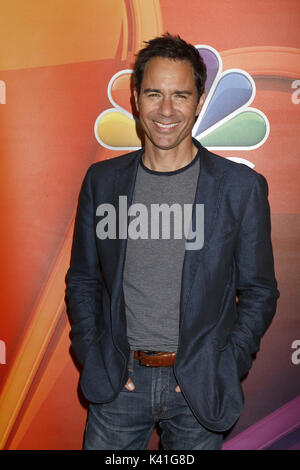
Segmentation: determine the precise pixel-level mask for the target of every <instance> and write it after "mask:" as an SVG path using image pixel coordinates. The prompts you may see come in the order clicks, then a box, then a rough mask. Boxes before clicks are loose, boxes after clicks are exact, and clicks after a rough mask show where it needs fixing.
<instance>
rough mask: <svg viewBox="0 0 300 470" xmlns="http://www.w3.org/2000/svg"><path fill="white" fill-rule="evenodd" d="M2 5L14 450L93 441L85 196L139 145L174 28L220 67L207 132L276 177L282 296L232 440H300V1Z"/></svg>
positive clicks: (7, 324)
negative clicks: (81, 272)
mask: <svg viewBox="0 0 300 470" xmlns="http://www.w3.org/2000/svg"><path fill="white" fill-rule="evenodd" d="M0 3H1V16H0V162H1V185H0V192H1V195H0V200H1V241H0V251H1V253H0V260H1V261H0V262H1V299H0V302H1V303H0V308H1V310H0V311H1V317H0V448H2V449H80V448H81V445H82V439H83V431H84V426H85V421H86V415H87V403H86V402H85V400H84V398H83V397H82V395H81V393H80V389H79V388H78V380H79V371H78V369H77V368H76V366H75V364H74V362H73V360H72V357H71V355H70V351H69V347H70V338H69V331H70V326H69V323H68V319H67V315H66V308H65V303H64V294H65V274H66V271H67V269H68V264H69V257H70V248H71V241H72V230H73V222H74V215H75V211H76V205H77V197H78V192H79V189H80V185H81V182H82V179H83V176H84V174H85V172H86V169H87V168H88V166H89V165H90V164H91V163H93V162H96V161H99V160H103V159H108V158H113V157H115V156H117V155H120V154H122V153H126V152H127V151H128V150H127V149H128V148H129V149H130V148H135V147H136V146H138V145H139V142H138V141H137V139H136V135H135V132H134V129H133V127H132V123H133V116H132V109H131V107H130V94H129V79H130V70H131V67H132V64H133V61H134V54H135V53H136V51H137V50H138V49H139V48H140V46H141V45H142V43H143V41H144V40H148V39H150V38H152V37H154V36H157V35H160V34H161V33H163V32H166V31H169V32H170V33H176V34H177V33H178V34H180V35H181V36H182V37H183V38H185V39H186V40H187V41H189V42H191V43H192V44H194V45H195V46H198V47H199V49H201V50H202V51H203V52H204V54H206V61H207V64H208V65H209V76H210V83H209V84H208V85H207V96H208V97H207V100H206V105H205V109H204V111H205V113H204V114H203V116H202V118H203V121H202V123H199V122H198V123H197V125H196V126H195V128H194V135H195V136H196V137H197V138H199V140H200V141H201V142H202V143H203V145H205V146H207V147H208V148H210V149H212V150H213V151H215V152H216V153H218V154H220V155H221V156H223V157H224V158H232V159H236V160H237V159H242V160H240V161H243V162H244V163H245V164H248V165H249V166H252V167H254V168H255V169H256V170H257V171H259V172H260V173H262V174H264V175H265V177H266V178H267V180H268V182H269V191H270V204H271V211H272V240H273V246H274V255H275V264H276V273H277V279H278V283H279V289H280V292H281V297H280V300H279V304H278V310H277V315H276V317H275V319H274V321H273V323H272V325H271V327H270V329H269V330H268V332H267V334H266V335H265V337H264V338H263V341H262V345H261V351H260V352H259V353H258V355H257V357H256V359H255V361H254V365H253V368H252V369H251V371H250V373H249V375H248V376H247V378H246V379H245V380H244V381H243V389H244V393H245V408H244V411H243V413H242V415H241V417H240V420H239V421H238V423H237V424H236V425H235V426H234V428H233V429H232V430H231V431H230V432H229V433H227V435H226V439H225V442H224V446H223V448H224V449H280V448H282V449H299V448H300V374H299V372H300V319H299V304H300V298H299V297H300V288H299V287H300V286H299V277H300V276H299V231H300V216H299V208H300V207H299V189H298V188H299V180H300V171H299V170H300V168H299V151H300V7H299V2H298V1H297V0H265V1H264V2H261V1H258V0H252V1H251V2H249V1H246V0H226V1H225V0H224V1H219V0H201V1H199V0H189V1H183V0H160V1H159V0H113V1H111V0H85V1H84V2H83V1H82V0H69V1H67V2H63V1H61V0H43V2H41V1H39V0H26V2H24V1H23V0H10V1H8V0H6V1H5V0H1V2H0ZM122 71H125V72H122ZM119 72H121V73H119ZM241 88H242V92H241ZM228 98H230V99H229V100H228ZM228 103H229V104H228ZM237 161H238V160H237ZM157 448H158V435H157V433H156V432H154V433H153V435H152V438H151V441H150V444H149V449H157Z"/></svg>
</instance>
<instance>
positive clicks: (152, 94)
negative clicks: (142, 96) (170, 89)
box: [148, 93, 159, 98]
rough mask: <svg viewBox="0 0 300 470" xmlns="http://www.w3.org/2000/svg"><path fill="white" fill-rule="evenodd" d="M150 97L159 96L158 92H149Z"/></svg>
mask: <svg viewBox="0 0 300 470" xmlns="http://www.w3.org/2000/svg"><path fill="white" fill-rule="evenodd" d="M148 96H149V97H150V98H156V97H157V96H159V94H158V93H149V95H148Z"/></svg>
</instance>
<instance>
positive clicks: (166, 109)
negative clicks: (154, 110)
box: [160, 97, 174, 117]
mask: <svg viewBox="0 0 300 470" xmlns="http://www.w3.org/2000/svg"><path fill="white" fill-rule="evenodd" d="M160 112H161V114H162V115H163V116H166V117H167V116H172V114H173V113H174V108H173V102H172V98H171V97H163V99H162V100H161V103H160Z"/></svg>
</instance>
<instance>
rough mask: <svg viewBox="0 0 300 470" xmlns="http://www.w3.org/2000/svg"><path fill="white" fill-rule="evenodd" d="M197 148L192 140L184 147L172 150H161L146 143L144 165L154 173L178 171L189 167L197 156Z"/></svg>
mask: <svg viewBox="0 0 300 470" xmlns="http://www.w3.org/2000/svg"><path fill="white" fill-rule="evenodd" d="M197 152H198V149H197V147H196V146H195V145H194V144H193V141H192V140H191V141H190V143H187V144H185V145H182V146H178V147H174V148H172V149H167V150H165V149H160V148H158V147H155V146H154V145H153V144H152V143H150V144H148V145H147V141H146V142H145V153H144V155H143V157H142V159H143V164H144V165H145V166H146V167H147V168H149V169H150V170H152V171H176V170H179V169H180V168H183V167H185V166H186V165H188V164H189V163H190V162H191V161H192V160H193V159H194V158H195V156H196V154H197Z"/></svg>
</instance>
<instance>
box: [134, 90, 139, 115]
mask: <svg viewBox="0 0 300 470" xmlns="http://www.w3.org/2000/svg"><path fill="white" fill-rule="evenodd" d="M133 96H134V102H135V107H136V109H137V111H139V95H138V92H137V89H136V88H134V89H133Z"/></svg>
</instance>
